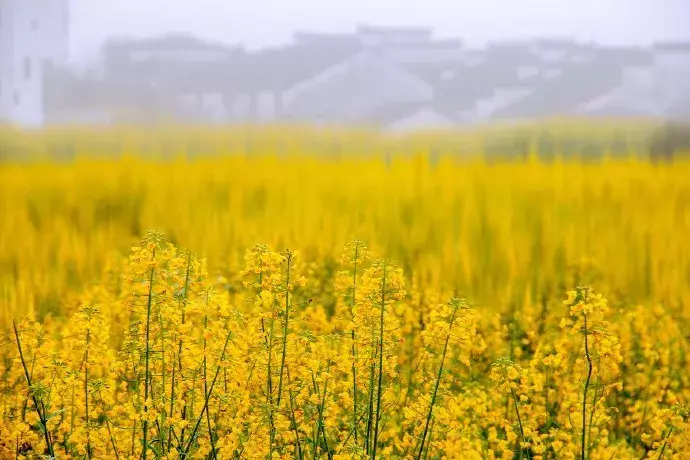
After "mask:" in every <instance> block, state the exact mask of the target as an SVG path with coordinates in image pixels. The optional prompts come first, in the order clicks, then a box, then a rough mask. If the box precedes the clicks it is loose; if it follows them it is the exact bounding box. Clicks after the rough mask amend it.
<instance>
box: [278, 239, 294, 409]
mask: <svg viewBox="0 0 690 460" xmlns="http://www.w3.org/2000/svg"><path fill="white" fill-rule="evenodd" d="M286 254H287V255H286V260H287V273H286V276H285V319H284V321H283V353H282V356H281V358H280V377H278V400H277V402H276V407H278V408H279V407H280V397H281V395H282V392H283V370H284V369H285V355H286V352H287V334H288V321H289V319H290V268H291V267H290V265H291V263H292V252H290V251H287V253H286Z"/></svg>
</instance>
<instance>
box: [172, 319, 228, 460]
mask: <svg viewBox="0 0 690 460" xmlns="http://www.w3.org/2000/svg"><path fill="white" fill-rule="evenodd" d="M231 336H232V332H228V335H227V337H226V338H225V344H223V351H222V353H221V354H220V359H219V360H218V366H216V373H215V375H214V376H213V380H211V386H210V387H209V391H208V392H207V393H206V395H205V398H204V407H203V408H202V409H201V413H200V414H199V417H197V420H196V423H195V424H194V430H192V433H191V434H190V435H189V441H187V446H186V448H185V449H184V453H183V455H182V456H183V457H187V456H188V454H189V449H191V447H192V444H193V443H194V439H195V438H196V433H197V432H198V431H199V426H200V425H201V421H202V420H203V419H204V412H205V411H206V410H208V402H209V401H210V399H211V395H212V394H213V388H214V387H215V385H216V381H217V380H218V375H219V374H220V368H221V366H222V364H223V361H224V360H225V352H226V351H227V349H228V344H229V343H230V337H231Z"/></svg>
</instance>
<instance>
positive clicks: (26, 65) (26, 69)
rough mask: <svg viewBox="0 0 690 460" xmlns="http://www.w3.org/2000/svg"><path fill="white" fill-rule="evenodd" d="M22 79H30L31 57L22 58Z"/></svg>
mask: <svg viewBox="0 0 690 460" xmlns="http://www.w3.org/2000/svg"><path fill="white" fill-rule="evenodd" d="M24 80H31V58H29V57H25V58H24Z"/></svg>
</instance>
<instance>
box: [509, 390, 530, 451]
mask: <svg viewBox="0 0 690 460" xmlns="http://www.w3.org/2000/svg"><path fill="white" fill-rule="evenodd" d="M510 395H511V396H512V397H513V404H515V415H517V420H518V427H519V428H520V443H521V444H520V458H522V451H523V447H522V444H524V443H525V430H524V429H523V428H522V418H520V410H519V409H518V400H517V395H516V394H515V390H513V389H512V388H511V389H510ZM527 458H530V454H529V452H528V453H527Z"/></svg>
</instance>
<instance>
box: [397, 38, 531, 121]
mask: <svg viewBox="0 0 690 460" xmlns="http://www.w3.org/2000/svg"><path fill="white" fill-rule="evenodd" d="M511 51H512V52H511ZM537 63H538V61H537V60H536V59H535V58H534V57H533V56H532V55H531V54H530V53H524V52H523V50H522V49H521V48H519V49H517V50H509V49H506V48H501V49H498V48H494V49H492V50H491V51H488V52H487V53H486V56H485V59H484V60H483V61H482V62H480V63H479V64H478V65H475V66H467V65H466V64H465V63H464V62H463V61H461V60H460V61H456V62H453V61H450V62H444V63H433V64H421V65H415V66H409V67H408V69H409V70H410V71H411V72H412V73H414V74H416V75H418V76H420V77H421V78H423V79H425V80H426V81H428V82H429V83H430V84H432V85H433V86H434V88H435V89H436V105H437V106H438V107H445V108H447V109H452V110H463V109H469V108H471V107H473V106H474V103H475V101H477V100H478V99H481V98H485V97H488V96H490V95H491V94H493V92H494V90H495V89H496V88H506V87H510V88H520V87H530V86H531V85H530V84H529V83H526V82H521V81H520V80H519V79H518V77H517V69H518V67H520V66H522V65H536V64H537ZM444 71H449V72H452V78H447V79H444V78H442V75H443V73H444Z"/></svg>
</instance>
